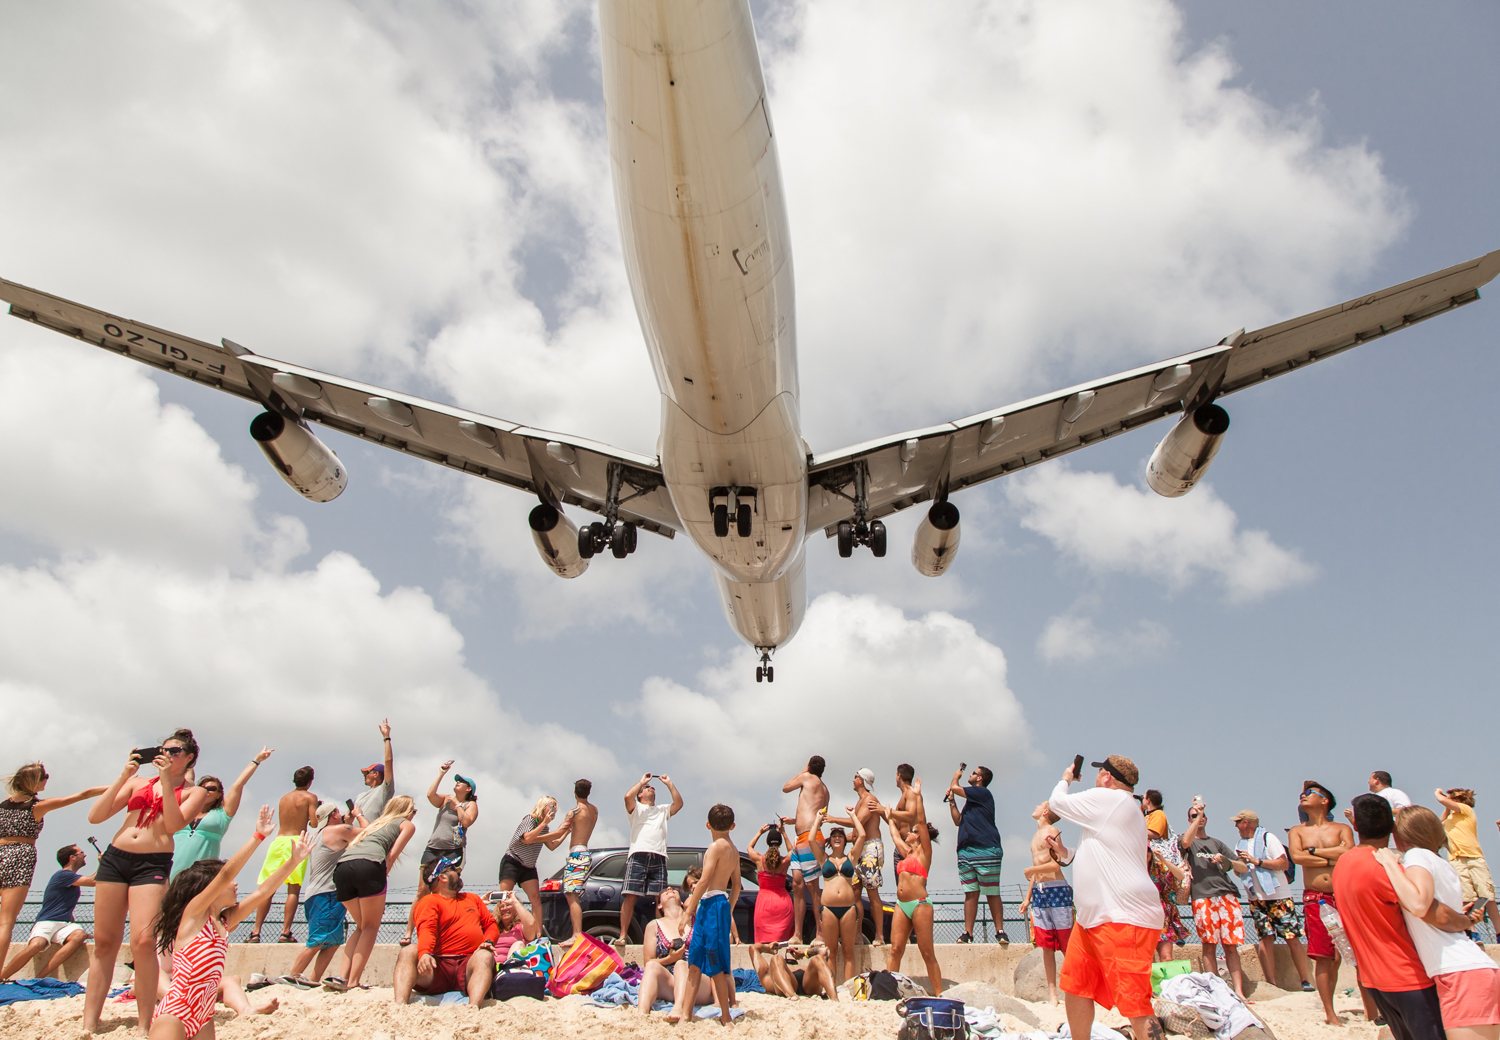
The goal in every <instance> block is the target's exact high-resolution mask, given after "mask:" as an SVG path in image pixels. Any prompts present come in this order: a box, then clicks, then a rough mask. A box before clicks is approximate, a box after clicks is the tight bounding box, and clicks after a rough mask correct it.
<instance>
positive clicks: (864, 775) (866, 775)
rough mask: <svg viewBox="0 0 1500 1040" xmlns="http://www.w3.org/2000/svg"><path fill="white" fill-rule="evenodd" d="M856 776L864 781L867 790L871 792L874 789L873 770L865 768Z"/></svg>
mask: <svg viewBox="0 0 1500 1040" xmlns="http://www.w3.org/2000/svg"><path fill="white" fill-rule="evenodd" d="M856 775H857V776H858V777H859V778H860V779H861V780H863V781H864V784H865V788H866V789H867V790H871V791H873V790H874V789H875V770H873V769H870V768H868V767H866V768H864V769H861V770H860V771H859V772H858V773H857V774H856Z"/></svg>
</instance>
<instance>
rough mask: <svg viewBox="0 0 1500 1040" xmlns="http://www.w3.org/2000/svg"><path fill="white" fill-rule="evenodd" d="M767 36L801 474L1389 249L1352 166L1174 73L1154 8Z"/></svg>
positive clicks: (1082, 7)
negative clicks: (804, 421)
mask: <svg viewBox="0 0 1500 1040" xmlns="http://www.w3.org/2000/svg"><path fill="white" fill-rule="evenodd" d="M779 14H780V16H781V17H780V18H779V19H777V20H776V22H775V23H774V24H775V25H776V27H777V28H779V29H780V30H782V32H783V33H784V35H783V36H782V38H781V39H780V40H779V41H778V42H777V43H776V45H775V46H773V47H770V48H768V55H767V62H768V66H769V73H770V78H771V81H772V83H773V86H774V95H775V96H774V98H773V118H774V121H775V126H776V132H777V135H778V139H779V141H780V148H781V161H782V166H783V169H784V171H785V173H786V178H787V194H788V199H789V209H790V216H791V220H792V237H793V240H794V242H795V244H796V246H795V248H796V258H797V276H798V286H797V296H798V303H799V305H800V311H801V315H800V316H801V328H800V342H801V348H802V357H803V362H804V373H803V386H804V388H805V390H806V404H807V414H808V421H809V427H810V433H809V439H810V440H811V441H812V442H813V444H814V447H815V448H816V449H817V450H826V449H829V448H833V447H836V446H837V443H843V442H848V441H850V440H857V439H862V438H864V437H868V436H874V435H876V434H880V433H884V432H888V431H889V430H890V429H891V427H892V426H894V427H895V428H897V429H899V428H903V427H907V426H921V425H927V424H930V423H932V422H935V421H940V420H946V419H950V418H956V417H958V416H960V415H963V414H967V412H970V411H975V410H978V409H980V408H983V407H991V406H995V405H999V404H1004V403H1006V402H1007V401H1010V400H1016V399H1019V397H1022V396H1026V395H1027V394H1029V393H1033V392H1038V391H1041V390H1045V389H1047V388H1048V387H1050V386H1052V385H1057V383H1058V382H1059V381H1071V380H1072V379H1073V378H1075V377H1077V378H1082V377H1085V376H1096V375H1104V374H1106V373H1107V372H1108V371H1110V370H1112V369H1113V368H1116V367H1123V366H1125V365H1126V364H1130V363H1141V362H1144V361H1147V360H1152V359H1156V358H1160V357H1167V356H1171V355H1172V354H1175V353H1178V352H1179V351H1184V350H1188V349H1192V348H1194V347H1199V346H1204V345H1207V344H1209V343H1213V342H1216V341H1217V340H1218V339H1219V338H1220V337H1221V336H1223V335H1225V334H1226V333H1229V332H1231V331H1233V330H1234V329H1235V328H1237V327H1239V326H1240V325H1243V324H1248V325H1249V326H1250V327H1255V326H1256V325H1257V324H1259V323H1262V322H1264V321H1269V320H1275V319H1277V318H1279V317H1289V316H1291V315H1294V314H1297V313H1299V312H1300V311H1304V310H1308V309H1313V308H1317V307H1322V306H1326V305H1327V304H1329V303H1332V302H1335V301H1336V300H1338V299H1339V298H1340V297H1341V296H1343V295H1348V294H1349V293H1346V292H1345V290H1346V289H1347V288H1349V287H1350V285H1351V282H1352V281H1353V280H1355V279H1358V278H1360V277H1361V276H1362V275H1363V274H1364V272H1365V271H1367V270H1368V269H1369V266H1370V264H1371V262H1372V260H1373V259H1374V258H1375V257H1376V256H1377V255H1378V253H1379V252H1380V250H1381V249H1383V248H1384V247H1385V246H1387V245H1389V244H1390V243H1392V242H1393V241H1395V240H1396V238H1397V237H1398V236H1399V235H1400V234H1401V232H1402V229H1403V228H1404V226H1405V223H1406V220H1407V211H1406V208H1405V205H1404V203H1403V201H1402V199H1401V196H1400V194H1399V192H1398V191H1397V190H1396V189H1394V188H1393V187H1392V186H1391V185H1390V183H1389V182H1388V181H1386V180H1385V178H1384V176H1383V174H1382V171H1381V167H1380V160H1379V158H1378V156H1376V155H1375V154H1373V153H1372V152H1371V151H1370V150H1369V149H1368V148H1367V147H1366V146H1365V145H1363V144H1358V145H1350V146H1344V147H1332V146H1329V145H1327V144H1326V143H1325V142H1324V141H1323V139H1322V131H1321V128H1320V126H1319V125H1318V122H1317V120H1316V119H1315V118H1313V117H1312V116H1311V115H1305V114H1301V113H1288V112H1285V111H1280V110H1277V109H1276V108H1274V107H1272V106H1270V105H1268V104H1266V103H1265V102H1263V101H1261V100H1259V99H1258V98H1256V97H1255V96H1254V95H1253V94H1251V93H1250V92H1248V91H1247V90H1245V89H1243V88H1240V87H1236V86H1232V85H1230V81H1231V79H1232V77H1233V75H1234V66H1233V62H1232V60H1231V57H1230V55H1229V54H1228V53H1227V52H1226V51H1225V50H1223V49H1222V48H1221V47H1219V46H1210V47H1207V48H1205V49H1203V50H1200V51H1198V52H1195V53H1186V52H1185V50H1184V41H1183V37H1182V35H1181V15H1180V13H1179V12H1178V10H1177V9H1176V8H1175V7H1174V6H1173V5H1172V4H1170V3H1169V2H1167V0H1112V2H1106V3H1094V2H1086V0H1049V2H1047V3H1036V2H1034V0H966V2H963V3H959V4H942V5H912V4H910V3H905V2H902V0H822V2H819V3H795V4H793V3H788V4H786V5H784V6H783V7H782V8H781V9H780V11H779ZM835 130H836V132H835ZM918 358H920V361H918V360H917V359H918ZM895 374H899V376H898V377H893V376H894V375H895ZM956 376H957V377H958V378H955V377H956Z"/></svg>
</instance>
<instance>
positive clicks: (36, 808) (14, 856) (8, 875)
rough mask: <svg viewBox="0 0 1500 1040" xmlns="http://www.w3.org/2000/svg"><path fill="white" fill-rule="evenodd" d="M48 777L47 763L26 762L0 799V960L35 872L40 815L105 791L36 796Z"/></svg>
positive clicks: (42, 788) (7, 951) (43, 788)
mask: <svg viewBox="0 0 1500 1040" xmlns="http://www.w3.org/2000/svg"><path fill="white" fill-rule="evenodd" d="M47 780H48V776H47V767H46V766H44V765H42V764H41V763H40V762H28V763H26V764H25V765H24V766H22V767H21V768H20V769H17V770H16V771H15V773H14V774H13V775H12V776H11V777H10V779H9V780H7V781H6V786H7V787H9V788H10V797H9V798H7V799H5V801H3V802H0V964H4V963H5V958H6V954H8V953H9V952H10V933H11V930H12V929H13V928H15V926H16V918H17V917H19V916H20V913H21V904H22V903H24V902H26V892H27V890H28V889H30V888H31V878H32V875H33V874H34V873H35V872H36V839H37V838H38V837H39V836H40V835H41V833H42V822H43V821H42V817H44V816H46V815H47V814H48V813H49V812H51V811H52V810H53V809H61V808H62V807H63V806H65V805H72V804H73V803H74V802H81V801H83V800H84V799H85V798H96V797H98V796H99V795H101V794H103V793H104V791H105V788H103V787H90V788H89V789H88V790H87V791H79V792H78V793H77V794H71V795H68V796H67V797H66V798H39V797H37V796H38V795H40V794H41V793H42V792H43V791H45V790H46V789H47Z"/></svg>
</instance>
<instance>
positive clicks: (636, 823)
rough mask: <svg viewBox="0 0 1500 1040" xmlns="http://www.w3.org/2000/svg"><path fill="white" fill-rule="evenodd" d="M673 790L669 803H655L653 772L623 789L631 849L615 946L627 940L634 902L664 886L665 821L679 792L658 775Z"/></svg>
mask: <svg viewBox="0 0 1500 1040" xmlns="http://www.w3.org/2000/svg"><path fill="white" fill-rule="evenodd" d="M656 779H658V780H660V781H661V782H662V783H663V784H665V785H666V787H667V790H668V791H670V792H672V804H671V805H670V806H667V805H657V804H656V788H655V787H653V786H652V785H651V780H652V775H651V774H650V773H646V774H644V775H643V776H642V777H641V778H640V779H639V780H638V781H636V782H635V783H634V784H632V785H631V788H630V790H628V791H626V792H625V811H626V812H627V813H629V814H630V850H629V851H628V852H627V853H626V857H625V884H624V887H623V889H622V891H623V892H624V898H623V899H622V900H621V901H620V934H619V935H618V936H617V937H616V938H615V945H616V946H624V945H625V944H626V943H627V942H629V941H630V920H631V918H632V917H634V916H635V901H636V900H637V899H638V898H640V897H641V896H645V897H647V898H648V899H650V898H654V897H655V896H656V894H657V893H658V892H660V891H661V890H662V889H663V888H666V887H667V821H668V820H670V819H671V818H672V817H673V816H676V815H677V813H678V812H679V811H680V810H681V809H682V805H683V802H682V795H681V794H680V793H679V792H678V790H677V788H676V787H675V786H673V784H672V780H671V778H670V777H666V776H658V777H656Z"/></svg>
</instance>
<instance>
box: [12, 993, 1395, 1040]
mask: <svg viewBox="0 0 1500 1040" xmlns="http://www.w3.org/2000/svg"><path fill="white" fill-rule="evenodd" d="M1273 994H1281V995H1275V996H1273ZM267 995H271V996H275V997H277V998H279V999H280V1001H281V1007H280V1009H279V1010H277V1011H276V1012H275V1013H274V1014H272V1015H267V1016H253V1017H250V1018H245V1019H236V1018H235V1017H234V1016H233V1015H232V1014H231V1013H230V1012H229V1011H227V1010H226V1009H224V1008H223V1007H222V1006H221V1007H220V1010H219V1012H218V1014H217V1015H216V1016H215V1019H214V1022H215V1030H216V1032H217V1034H218V1036H219V1037H222V1038H226V1040H252V1038H253V1040H282V1038H286V1040H343V1038H346V1037H347V1038H358V1040H408V1038H409V1040H418V1038H420V1040H462V1038H468V1037H497V1038H498V1037H512V1036H518V1035H519V1036H534V1037H539V1038H542V1040H562V1038H564V1037H575V1036H577V1037H598V1038H601V1040H603V1038H619V1037H642V1038H646V1037H670V1036H675V1035H679V1034H681V1033H682V1032H687V1033H689V1034H690V1035H694V1036H698V1035H702V1036H712V1035H717V1031H718V1030H719V1029H720V1028H722V1027H721V1026H719V1024H718V1023H717V1022H716V1021H712V1022H701V1021H697V1022H693V1023H691V1024H683V1025H679V1026H676V1027H674V1026H671V1025H669V1024H668V1023H667V1021H666V1017H665V1016H664V1015H662V1014H655V1015H652V1016H651V1017H650V1018H649V1019H647V1018H643V1017H642V1016H641V1015H640V1014H639V1013H638V1012H636V1011H635V1009H633V1008H631V1009H623V1008H622V1009H614V1010H610V1009H605V1008H596V1007H593V1006H591V1005H589V1004H587V1003H585V1002H584V1001H583V1000H582V999H581V998H576V997H570V998H568V999H565V1000H561V1001H555V1000H548V1001H545V1002H541V1001H535V1000H526V999H517V1000H512V1001H509V1002H506V1003H503V1004H502V1003H490V1004H487V1005H486V1006H485V1007H483V1008H479V1009H474V1008H469V1007H465V1006H457V1007H454V1006H450V1007H427V1006H425V1005H420V1004H413V1005H408V1006H406V1007H397V1006H396V1005H394V1004H393V1003H392V1002H391V991H390V990H389V989H382V988H374V989H370V990H367V991H362V992H358V993H347V994H338V995H336V994H332V993H325V992H323V991H321V990H311V991H301V990H297V989H293V988H291V987H288V986H271V987H269V988H267V989H264V990H260V991H258V992H257V993H255V994H252V997H254V998H262V997H264V996H267ZM1259 996H1260V999H1257V1000H1255V1002H1254V1004H1253V1005H1252V1010H1253V1011H1255V1013H1256V1014H1258V1015H1260V1016H1261V1017H1262V1018H1264V1020H1265V1021H1266V1023H1267V1024H1268V1025H1269V1026H1270V1027H1271V1030H1272V1032H1274V1033H1275V1035H1276V1037H1277V1038H1278V1040H1332V1038H1334V1037H1344V1038H1346V1040H1376V1036H1377V1033H1378V1029H1377V1027H1375V1026H1373V1025H1371V1024H1369V1023H1367V1022H1366V1021H1365V1018H1364V1014H1363V1012H1362V1011H1361V1010H1360V1003H1359V998H1358V996H1357V995H1356V996H1352V997H1350V996H1345V995H1343V994H1342V993H1340V994H1339V995H1338V997H1337V1008H1338V1011H1339V1014H1340V1015H1341V1016H1343V1017H1344V1019H1345V1020H1346V1022H1347V1025H1346V1026H1345V1027H1344V1028H1335V1027H1333V1026H1329V1025H1326V1024H1325V1023H1324V1022H1323V1014H1322V1011H1321V1009H1320V1008H1319V1006H1318V998H1317V995H1316V994H1314V993H1301V992H1298V993H1285V994H1282V992H1281V991H1279V990H1275V989H1272V988H1271V987H1266V986H1262V988H1261V991H1260V994H1259ZM1007 999H1011V1000H1014V999H1015V998H1007ZM1019 1003H1020V1004H1022V1005H1023V1006H1024V1007H1025V1008H1026V1009H1028V1010H1029V1011H1030V1012H1031V1014H1032V1015H1034V1016H1035V1017H1036V1019H1037V1020H1038V1021H1039V1022H1040V1023H1041V1027H1042V1028H1043V1029H1044V1030H1047V1031H1049V1032H1050V1031H1052V1030H1055V1029H1056V1028H1057V1026H1058V1025H1059V1024H1060V1023H1061V1022H1062V1021H1063V1011H1062V1008H1061V1007H1060V1006H1054V1005H1050V1004H1045V1003H1030V1002H1026V1001H1019ZM740 1006H741V1007H743V1008H744V1009H745V1012H746V1014H745V1016H744V1017H743V1018H741V1019H738V1020H737V1021H736V1022H735V1024H734V1026H733V1029H734V1031H735V1032H736V1033H737V1034H740V1035H744V1036H747V1037H755V1038H766V1040H771V1038H776V1040H793V1038H804V1037H805V1038H809V1040H811V1038H815V1037H821V1038H843V1037H851V1038H852V1037H894V1036H895V1035H896V1030H897V1028H898V1027H899V1025H900V1021H899V1020H898V1019H897V1017H896V1011H895V1007H896V1005H895V1003H894V1002H893V1001H840V1002H838V1003H833V1002H831V1001H825V1000H815V999H812V998H803V999H799V1000H786V999H783V998H780V997H770V996H763V995H761V994H753V993H752V994H742V995H741V996H740ZM1001 1021H1002V1022H1003V1023H1004V1024H1005V1026H1006V1027H1007V1028H1008V1029H1013V1030H1015V1031H1017V1032H1023V1031H1027V1030H1029V1029H1031V1028H1032V1027H1031V1026H1030V1025H1028V1024H1027V1023H1025V1022H1023V1021H1021V1020H1020V1019H1019V1018H1016V1017H1015V1016H1014V1015H1003V1016H1002V1018H1001ZM1098 1021H1099V1022H1100V1023H1101V1024H1103V1025H1109V1026H1116V1025H1121V1024H1123V1022H1124V1020H1123V1019H1122V1018H1120V1016H1119V1015H1117V1014H1115V1013H1113V1012H1101V1013H1100V1015H1099V1018H1098ZM82 1022H83V998H82V997H81V996H79V997H67V998H64V999H62V1000H52V1001H32V1002H27V1003H22V1004H16V1005H12V1006H10V1007H7V1008H0V1035H3V1036H5V1037H7V1038H19V1037H26V1038H38V1040H79V1038H82V1037H86V1036H87V1035H88V1034H86V1033H85V1032H84V1030H83V1025H82ZM102 1025H103V1027H104V1029H105V1031H106V1032H105V1035H108V1036H111V1037H115V1038H117V1040H118V1038H122V1037H126V1036H130V1035H132V1033H133V1031H134V1027H135V1005H134V1004H120V1003H114V1002H111V1003H110V1004H108V1005H107V1006H106V1007H105V1011H104V1018H103V1022H102Z"/></svg>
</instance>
